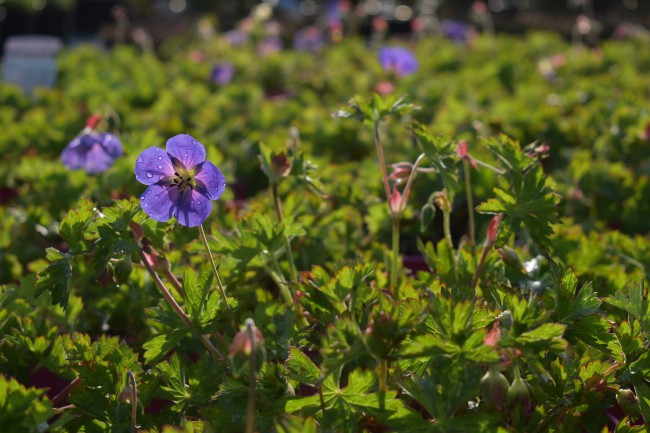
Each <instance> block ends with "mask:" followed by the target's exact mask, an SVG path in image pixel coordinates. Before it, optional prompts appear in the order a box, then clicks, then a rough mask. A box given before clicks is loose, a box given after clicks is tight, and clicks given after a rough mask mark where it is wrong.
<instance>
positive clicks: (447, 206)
mask: <svg viewBox="0 0 650 433" xmlns="http://www.w3.org/2000/svg"><path fill="white" fill-rule="evenodd" d="M433 201H434V203H435V204H436V206H438V207H439V208H440V210H441V211H443V212H447V213H449V212H451V201H449V194H448V193H447V189H446V188H445V189H443V190H442V191H438V192H435V193H434V194H433Z"/></svg>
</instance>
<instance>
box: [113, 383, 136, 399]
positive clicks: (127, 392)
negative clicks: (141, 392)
mask: <svg viewBox="0 0 650 433" xmlns="http://www.w3.org/2000/svg"><path fill="white" fill-rule="evenodd" d="M132 396H133V389H132V388H131V384H130V383H127V384H126V385H125V386H124V389H122V392H120V394H119V395H118V396H117V401H118V402H119V403H127V402H130V401H131V397H132Z"/></svg>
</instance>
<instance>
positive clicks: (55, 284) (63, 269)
mask: <svg viewBox="0 0 650 433" xmlns="http://www.w3.org/2000/svg"><path fill="white" fill-rule="evenodd" d="M71 276H72V266H71V264H70V261H69V260H67V259H62V260H57V261H56V262H54V263H51V264H49V265H48V266H47V267H46V268H45V269H43V270H42V271H41V272H39V273H38V277H37V279H36V284H35V286H34V292H35V295H36V296H37V297H38V296H40V295H41V294H43V292H44V291H46V290H47V291H49V292H50V295H51V296H52V305H54V304H59V305H60V306H61V307H63V308H65V307H66V306H67V305H68V300H69V299H70V277H71Z"/></svg>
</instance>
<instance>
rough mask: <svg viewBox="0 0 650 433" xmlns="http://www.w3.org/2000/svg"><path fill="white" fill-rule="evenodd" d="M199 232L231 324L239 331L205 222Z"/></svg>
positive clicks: (234, 329) (200, 226) (235, 330)
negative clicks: (206, 231)
mask: <svg viewBox="0 0 650 433" xmlns="http://www.w3.org/2000/svg"><path fill="white" fill-rule="evenodd" d="M199 233H200V235H201V241H203V246H204V247H205V251H206V252H207V253H208V258H209V259H210V266H212V272H214V276H215V277H217V285H218V286H219V291H220V292H221V298H222V299H223V302H224V304H225V305H226V311H227V312H228V317H229V318H230V325H231V326H232V329H233V331H234V332H237V324H236V322H235V318H234V317H233V315H232V311H230V305H228V296H227V295H226V290H225V289H224V288H223V283H222V282H221V277H220V276H219V270H218V269H217V265H216V263H215V262H214V257H212V251H210V245H208V238H207V237H206V236H205V230H204V229H203V224H201V225H199Z"/></svg>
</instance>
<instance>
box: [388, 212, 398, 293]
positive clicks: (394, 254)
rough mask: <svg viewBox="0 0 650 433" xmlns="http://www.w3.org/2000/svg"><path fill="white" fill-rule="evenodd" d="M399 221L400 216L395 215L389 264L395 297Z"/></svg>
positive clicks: (391, 284)
mask: <svg viewBox="0 0 650 433" xmlns="http://www.w3.org/2000/svg"><path fill="white" fill-rule="evenodd" d="M399 223H400V218H399V216H396V217H394V218H393V251H392V257H391V259H392V261H391V266H390V287H391V288H392V289H393V291H394V292H393V293H394V295H395V297H396V298H397V292H398V289H397V269H398V268H399Z"/></svg>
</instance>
